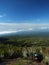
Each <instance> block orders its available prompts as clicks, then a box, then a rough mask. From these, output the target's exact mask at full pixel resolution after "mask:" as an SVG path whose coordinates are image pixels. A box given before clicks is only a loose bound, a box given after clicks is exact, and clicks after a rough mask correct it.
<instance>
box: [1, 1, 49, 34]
mask: <svg viewBox="0 0 49 65" xmlns="http://www.w3.org/2000/svg"><path fill="white" fill-rule="evenodd" d="M48 25H49V0H0V28H1V29H0V34H3V33H9V32H16V31H21V30H33V29H35V28H37V29H39V28H40V29H47V28H49V26H48ZM41 27H42V28H41Z"/></svg>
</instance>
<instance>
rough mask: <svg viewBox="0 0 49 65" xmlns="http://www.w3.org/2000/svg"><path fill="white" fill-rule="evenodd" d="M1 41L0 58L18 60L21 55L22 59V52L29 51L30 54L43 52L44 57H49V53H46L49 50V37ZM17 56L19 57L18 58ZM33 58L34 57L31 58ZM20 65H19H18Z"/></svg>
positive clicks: (13, 38)
mask: <svg viewBox="0 0 49 65" xmlns="http://www.w3.org/2000/svg"><path fill="white" fill-rule="evenodd" d="M1 39H4V40H2V41H1V40H0V58H4V59H7V58H8V59H9V58H12V59H13V58H17V56H18V55H19V56H20V57H21V58H22V57H23V56H22V51H24V50H29V52H38V50H39V49H40V50H42V52H43V54H44V56H45V55H47V56H49V52H47V53H46V51H45V50H46V48H47V47H48V48H49V37H48V38H47V37H16V36H15V37H4V38H1ZM16 55H17V56H16ZM31 57H33V56H32V55H31V56H30V58H31ZM15 65H17V64H15ZM18 65H19V63H18Z"/></svg>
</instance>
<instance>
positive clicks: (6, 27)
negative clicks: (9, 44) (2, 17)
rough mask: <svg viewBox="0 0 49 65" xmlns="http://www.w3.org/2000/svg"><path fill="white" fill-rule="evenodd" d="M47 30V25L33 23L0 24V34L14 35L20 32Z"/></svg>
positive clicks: (48, 27)
mask: <svg viewBox="0 0 49 65" xmlns="http://www.w3.org/2000/svg"><path fill="white" fill-rule="evenodd" d="M43 30H49V24H33V23H0V34H7V33H15V32H20V31H43Z"/></svg>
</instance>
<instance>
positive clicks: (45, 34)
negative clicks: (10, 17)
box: [0, 31, 49, 37]
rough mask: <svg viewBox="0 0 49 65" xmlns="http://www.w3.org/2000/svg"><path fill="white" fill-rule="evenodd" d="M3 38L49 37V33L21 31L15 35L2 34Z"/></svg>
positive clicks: (0, 35)
mask: <svg viewBox="0 0 49 65" xmlns="http://www.w3.org/2000/svg"><path fill="white" fill-rule="evenodd" d="M2 36H49V31H19V32H15V33H8V34H0V37H2Z"/></svg>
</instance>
